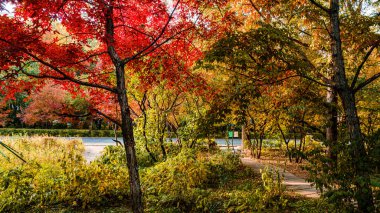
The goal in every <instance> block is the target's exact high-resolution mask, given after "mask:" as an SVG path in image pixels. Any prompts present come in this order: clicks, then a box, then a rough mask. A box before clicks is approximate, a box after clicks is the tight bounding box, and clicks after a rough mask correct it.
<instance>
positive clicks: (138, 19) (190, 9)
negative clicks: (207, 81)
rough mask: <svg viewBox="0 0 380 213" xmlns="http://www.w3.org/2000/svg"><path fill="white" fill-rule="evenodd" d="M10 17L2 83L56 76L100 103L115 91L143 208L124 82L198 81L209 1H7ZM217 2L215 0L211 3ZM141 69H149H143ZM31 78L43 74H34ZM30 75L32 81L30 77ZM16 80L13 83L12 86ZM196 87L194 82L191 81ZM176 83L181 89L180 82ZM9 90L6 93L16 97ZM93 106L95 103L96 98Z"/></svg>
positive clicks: (136, 206)
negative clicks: (194, 70)
mask: <svg viewBox="0 0 380 213" xmlns="http://www.w3.org/2000/svg"><path fill="white" fill-rule="evenodd" d="M7 2H8V3H12V4H14V5H15V10H14V13H13V14H12V15H1V16H0V77H1V78H2V81H1V82H0V87H2V88H4V87H7V88H10V87H13V89H12V90H11V91H13V92H16V91H17V90H18V89H19V88H21V87H20V85H24V86H32V85H33V83H36V82H38V84H44V82H45V81H44V79H53V80H55V81H56V82H57V83H60V84H62V85H63V86H64V88H65V89H67V90H68V91H70V92H72V93H81V92H83V90H81V87H82V86H87V87H88V89H87V94H90V95H91V96H92V98H91V100H93V101H94V102H97V103H110V104H112V103H114V102H113V101H109V100H110V99H112V98H115V97H117V102H118V105H119V110H120V117H121V122H118V120H116V119H112V117H111V116H107V114H106V113H103V115H104V116H105V117H108V118H109V119H111V120H113V121H114V122H115V123H117V124H118V125H119V126H120V127H121V129H122V132H123V139H124V142H125V146H124V147H125V151H126V157H127V165H128V169H129V178H130V181H129V183H130V188H131V195H132V207H133V211H134V212H142V211H143V205H142V200H141V189H140V179H139V173H138V167H137V161H136V153H135V141H134V136H133V126H132V118H131V111H130V107H129V104H128V103H129V100H128V96H127V87H126V85H127V84H128V81H129V78H130V76H131V75H138V76H139V78H140V80H141V82H142V83H141V84H142V87H149V85H152V84H154V83H155V82H159V81H161V80H163V79H165V80H167V81H168V85H171V84H172V85H173V84H178V83H179V82H182V83H183V82H187V83H185V84H183V86H182V88H183V89H186V88H188V85H189V84H191V83H193V82H196V81H191V82H189V81H187V80H188V79H189V78H192V77H193V76H192V74H191V72H190V71H189V68H190V67H191V66H192V64H193V62H194V61H195V60H197V59H198V57H200V51H199V50H198V48H196V47H194V45H193V44H192V41H193V39H194V38H195V37H196V36H198V33H197V32H196V31H197V30H199V29H204V30H206V31H208V33H210V32H211V28H210V26H211V25H210V22H208V21H207V20H205V19H204V18H202V11H201V10H200V8H204V7H209V6H211V4H212V3H210V2H209V1H196V0H184V1H180V0H178V1H160V0H76V1H71V0H46V1H35V0H24V1H22V0H10V1H1V2H0V3H7ZM214 2H215V1H214ZM142 67H144V69H142ZM26 77H30V78H33V79H39V80H38V81H35V80H33V81H32V80H29V79H28V78H26ZM25 79H27V80H25ZM15 85H16V86H15ZM193 87H194V85H193ZM177 88H178V87H177ZM190 88H191V87H190ZM13 92H8V94H7V97H12V93H13ZM94 105H95V104H94Z"/></svg>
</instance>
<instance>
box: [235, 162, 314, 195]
mask: <svg viewBox="0 0 380 213" xmlns="http://www.w3.org/2000/svg"><path fill="white" fill-rule="evenodd" d="M240 159H241V161H242V163H243V165H246V166H248V167H250V168H252V169H253V170H254V171H255V172H257V173H260V169H264V168H265V167H269V168H272V169H275V170H278V171H280V174H282V175H283V177H284V182H283V183H284V185H285V186H286V190H287V191H292V192H294V193H297V194H299V195H302V196H305V197H308V198H319V196H320V195H319V191H318V190H316V189H315V187H313V186H311V185H310V183H309V182H307V181H306V180H304V179H302V178H300V177H297V176H295V175H293V174H291V173H289V172H287V171H284V170H283V169H280V168H277V167H275V166H272V165H266V164H262V163H260V162H258V161H257V160H255V159H251V158H249V157H243V158H240Z"/></svg>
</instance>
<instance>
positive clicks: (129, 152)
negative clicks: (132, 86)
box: [116, 65, 144, 213]
mask: <svg viewBox="0 0 380 213" xmlns="http://www.w3.org/2000/svg"><path fill="white" fill-rule="evenodd" d="M116 76H117V91H118V94H117V98H118V101H119V105H120V109H121V121H122V122H121V130H122V134H123V140H124V148H125V153H126V157H127V166H128V174H129V185H130V187H131V197H132V209H133V212H135V213H136V212H143V211H144V209H143V204H142V193H141V186H140V177H139V172H138V165H137V158H136V150H135V141H134V136H133V125H132V118H131V112H130V109H129V106H128V98H127V91H126V88H125V77H124V66H123V65H117V66H116Z"/></svg>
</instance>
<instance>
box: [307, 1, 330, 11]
mask: <svg viewBox="0 0 380 213" xmlns="http://www.w3.org/2000/svg"><path fill="white" fill-rule="evenodd" d="M309 1H310V2H311V3H312V4H313V5H315V6H316V7H318V8H319V9H322V10H323V11H325V12H326V13H328V14H330V9H328V8H326V7H324V6H322V5H321V4H320V3H318V2H316V1H315V0H309Z"/></svg>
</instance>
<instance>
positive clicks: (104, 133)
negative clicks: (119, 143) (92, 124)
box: [0, 128, 121, 137]
mask: <svg viewBox="0 0 380 213" xmlns="http://www.w3.org/2000/svg"><path fill="white" fill-rule="evenodd" d="M0 135H11V136H13V135H25V136H33V135H48V136H58V137H114V136H115V133H114V131H113V130H91V131H89V130H86V129H13V128H0ZM117 135H118V136H119V137H121V131H118V132H117Z"/></svg>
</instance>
